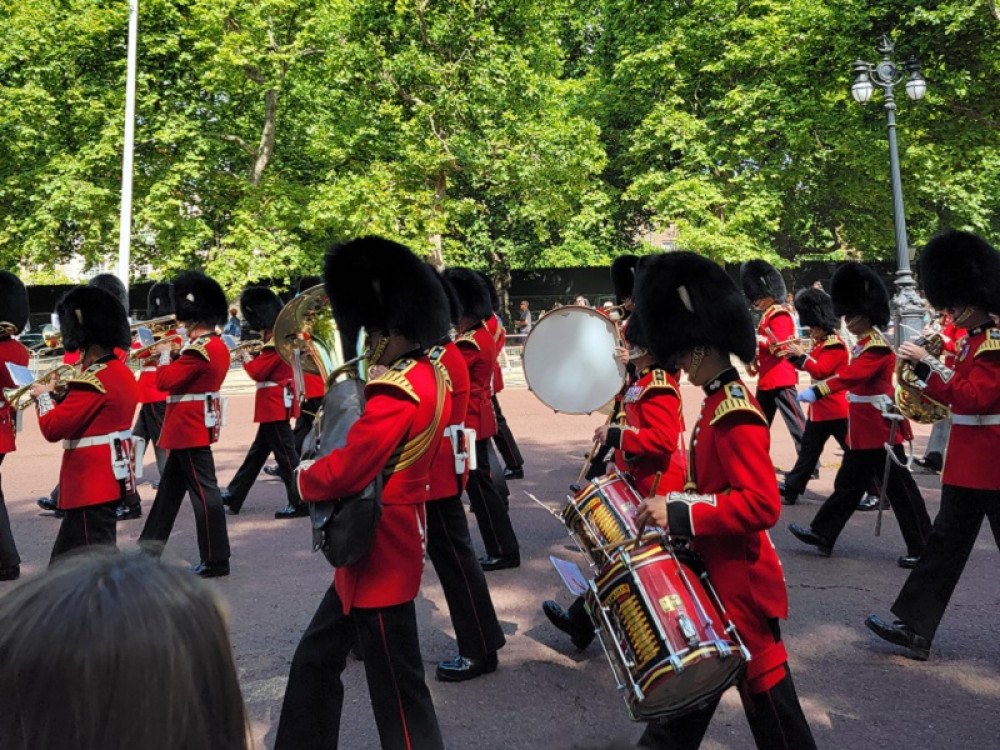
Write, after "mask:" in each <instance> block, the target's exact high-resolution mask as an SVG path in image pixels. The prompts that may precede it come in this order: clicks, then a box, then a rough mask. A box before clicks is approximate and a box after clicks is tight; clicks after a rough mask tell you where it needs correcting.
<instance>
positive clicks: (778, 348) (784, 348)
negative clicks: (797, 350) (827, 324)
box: [768, 337, 815, 357]
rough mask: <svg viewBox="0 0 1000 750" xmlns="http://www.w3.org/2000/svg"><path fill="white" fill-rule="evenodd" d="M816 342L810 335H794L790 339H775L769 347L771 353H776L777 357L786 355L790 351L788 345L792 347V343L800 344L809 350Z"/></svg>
mask: <svg viewBox="0 0 1000 750" xmlns="http://www.w3.org/2000/svg"><path fill="white" fill-rule="evenodd" d="M814 343H815V342H814V341H813V340H812V338H810V337H807V338H797V337H794V338H790V339H785V340H784V341H775V342H774V343H773V344H771V345H770V346H769V347H768V348H769V349H770V350H771V354H773V355H775V356H776V357H784V356H786V355H787V354H788V353H789V352H788V347H790V346H791V345H792V344H794V345H796V346H799V347H801V348H802V349H805V350H806V351H809V350H810V349H812V346H813V344H814Z"/></svg>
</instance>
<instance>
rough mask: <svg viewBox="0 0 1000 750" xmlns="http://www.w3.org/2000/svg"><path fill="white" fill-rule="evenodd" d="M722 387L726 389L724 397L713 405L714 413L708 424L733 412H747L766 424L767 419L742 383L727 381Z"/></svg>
mask: <svg viewBox="0 0 1000 750" xmlns="http://www.w3.org/2000/svg"><path fill="white" fill-rule="evenodd" d="M723 388H724V389H725V391H726V398H725V399H723V401H722V403H720V404H719V405H718V406H717V407H715V414H713V415H712V421H711V422H709V425H714V424H715V423H716V422H718V421H719V420H721V419H722V418H723V417H726V416H728V415H729V414H733V413H734V412H749V413H751V414H753V415H755V416H757V417H758V418H759V419H760V421H761V423H762V424H764V425H766V424H767V419H765V418H764V414H763V412H761V410H760V409H759V408H758V407H757V406H755V405H754V404H753V402H751V401H750V398H749V397H748V395H747V390H746V386H745V385H743V384H742V383H727V384H726V385H724V386H723Z"/></svg>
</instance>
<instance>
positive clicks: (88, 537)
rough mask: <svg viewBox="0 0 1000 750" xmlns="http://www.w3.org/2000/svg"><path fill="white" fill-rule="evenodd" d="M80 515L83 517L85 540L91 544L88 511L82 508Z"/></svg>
mask: <svg viewBox="0 0 1000 750" xmlns="http://www.w3.org/2000/svg"><path fill="white" fill-rule="evenodd" d="M80 517H81V518H83V541H84V542H85V543H86V544H88V545H89V544H90V532H89V531H87V511H85V510H81V511H80Z"/></svg>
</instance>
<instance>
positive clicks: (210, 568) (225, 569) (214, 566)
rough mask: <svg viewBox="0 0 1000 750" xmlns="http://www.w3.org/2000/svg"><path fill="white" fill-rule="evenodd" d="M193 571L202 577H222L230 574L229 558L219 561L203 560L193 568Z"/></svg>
mask: <svg viewBox="0 0 1000 750" xmlns="http://www.w3.org/2000/svg"><path fill="white" fill-rule="evenodd" d="M191 572H192V573H194V574H195V575H197V576H201V577H202V578H221V577H222V576H227V575H229V560H218V561H217V562H205V561H204V560H202V561H201V562H200V563H198V564H197V565H195V566H194V567H193V568H191Z"/></svg>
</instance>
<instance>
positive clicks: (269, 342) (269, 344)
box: [260, 336, 278, 351]
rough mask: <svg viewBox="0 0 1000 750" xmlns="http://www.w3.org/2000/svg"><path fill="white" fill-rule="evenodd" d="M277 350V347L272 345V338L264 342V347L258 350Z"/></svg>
mask: <svg viewBox="0 0 1000 750" xmlns="http://www.w3.org/2000/svg"><path fill="white" fill-rule="evenodd" d="M277 348H278V347H277V346H275V344H274V336H272V337H271V338H269V339H268V340H267V341H265V342H264V345H263V346H262V347H261V348H260V350H261V351H264V350H265V349H277Z"/></svg>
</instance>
